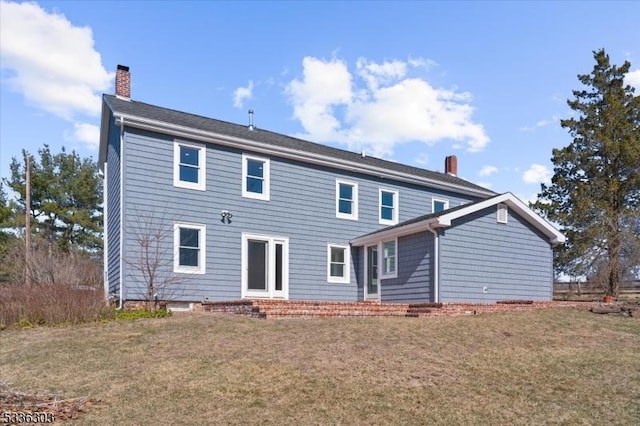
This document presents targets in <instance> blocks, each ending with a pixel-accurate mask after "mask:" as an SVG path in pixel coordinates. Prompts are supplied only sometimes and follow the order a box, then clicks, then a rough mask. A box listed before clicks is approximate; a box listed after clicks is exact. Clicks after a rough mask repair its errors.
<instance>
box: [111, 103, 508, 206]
mask: <svg viewBox="0 0 640 426" xmlns="http://www.w3.org/2000/svg"><path fill="white" fill-rule="evenodd" d="M114 117H115V118H116V119H117V118H124V119H125V120H126V122H127V126H131V127H136V128H139V129H144V130H151V131H156V132H162V133H165V134H171V135H174V136H178V137H184V138H189V139H194V140H199V141H202V142H210V143H215V144H218V145H224V146H230V147H234V148H240V149H245V150H246V149H249V150H251V151H254V152H259V153H262V154H272V155H277V156H279V157H283V158H288V159H293V160H298V161H303V162H306V163H312V164H318V165H322V166H327V167H333V168H338V169H342V170H348V171H352V172H360V173H364V174H369V175H374V176H378V177H385V178H390V179H394V180H398V181H402V182H408V183H414V184H415V183H418V184H423V185H429V186H430V187H432V188H438V189H445V190H448V191H455V192H457V193H459V194H466V195H473V196H479V197H490V196H493V195H495V193H494V192H493V191H490V190H484V191H483V190H479V189H473V188H467V187H464V186H460V185H456V184H451V183H446V182H442V181H439V180H436V179H429V178H425V177H420V176H416V175H413V174H410V173H403V172H399V171H393V170H388V169H384V168H379V167H373V166H369V165H365V164H359V163H357V162H353V161H349V160H342V159H339V158H335V157H329V156H325V155H321V154H313V153H310V152H303V151H299V150H294V149H290V148H285V147H278V146H273V145H264V144H262V143H260V142H256V141H252V140H249V139H243V138H238V137H233V136H229V135H224V134H220V133H214V132H208V131H204V130H198V129H194V128H191V127H186V126H178V125H175V124H172V123H167V122H164V121H158V120H151V119H147V118H142V117H138V116H135V115H129V114H121V113H117V112H114ZM104 124H106V123H103V125H104ZM103 136H104V139H103V140H101V141H100V145H101V146H100V151H101V153H102V150H103V145H104V146H105V148H104V149H105V152H106V142H107V141H106V135H103ZM101 139H102V138H101ZM103 141H104V143H103Z"/></svg>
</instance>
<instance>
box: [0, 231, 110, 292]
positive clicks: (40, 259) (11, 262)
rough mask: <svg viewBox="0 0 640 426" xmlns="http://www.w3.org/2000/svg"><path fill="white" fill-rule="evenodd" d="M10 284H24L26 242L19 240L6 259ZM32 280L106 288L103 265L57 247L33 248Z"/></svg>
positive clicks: (38, 244) (48, 245) (43, 282)
mask: <svg viewBox="0 0 640 426" xmlns="http://www.w3.org/2000/svg"><path fill="white" fill-rule="evenodd" d="M4 262H5V265H3V267H4V269H5V270H6V271H7V272H8V274H9V281H10V282H14V283H24V282H25V281H26V280H25V273H26V272H25V271H26V270H27V268H26V260H25V249H24V240H22V239H18V240H16V241H15V242H14V243H13V244H12V246H11V247H10V248H9V249H8V251H7V254H6V256H5V257H4ZM28 269H29V277H30V282H31V283H33V284H58V283H64V284H69V285H74V286H86V287H92V288H101V287H102V264H101V263H100V261H98V260H96V259H92V258H91V257H90V256H89V255H88V254H86V253H81V252H63V251H61V250H59V249H58V248H56V246H53V245H50V244H44V243H36V245H34V247H32V249H31V259H30V262H29V268H28Z"/></svg>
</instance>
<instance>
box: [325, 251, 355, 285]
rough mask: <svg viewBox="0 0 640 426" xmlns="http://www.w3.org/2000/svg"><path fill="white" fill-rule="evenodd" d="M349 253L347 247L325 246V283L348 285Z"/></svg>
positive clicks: (349, 275) (349, 270)
mask: <svg viewBox="0 0 640 426" xmlns="http://www.w3.org/2000/svg"><path fill="white" fill-rule="evenodd" d="M350 254H351V252H350V249H349V246H348V245H340V244H327V281H328V282H330V283H342V284H349V282H350V281H351V267H350V264H351V256H350Z"/></svg>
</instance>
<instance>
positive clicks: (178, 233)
mask: <svg viewBox="0 0 640 426" xmlns="http://www.w3.org/2000/svg"><path fill="white" fill-rule="evenodd" d="M205 232H206V226H205V225H194V224H189V223H175V224H174V225H173V246H174V261H173V272H183V273H190V274H204V272H205V259H206V253H205V250H206V249H205V248H206V238H205Z"/></svg>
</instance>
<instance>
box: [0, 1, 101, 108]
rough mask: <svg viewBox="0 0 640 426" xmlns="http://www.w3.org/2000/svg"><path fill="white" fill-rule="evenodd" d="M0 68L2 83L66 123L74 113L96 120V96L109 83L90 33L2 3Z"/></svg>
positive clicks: (29, 6) (54, 16)
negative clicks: (94, 117)
mask: <svg viewBox="0 0 640 426" xmlns="http://www.w3.org/2000/svg"><path fill="white" fill-rule="evenodd" d="M0 63H1V67H2V69H3V70H6V71H8V72H7V73H6V74H5V75H6V76H7V77H6V78H5V79H4V80H3V84H5V83H6V84H7V85H8V86H9V87H11V88H12V89H13V90H15V91H16V92H18V93H20V94H22V95H23V96H24V98H25V99H26V100H27V102H29V103H31V104H33V105H35V106H37V107H39V108H41V109H43V110H45V111H47V112H50V113H53V114H55V115H57V116H58V117H61V118H64V119H66V120H72V119H73V117H74V116H75V115H76V114H85V115H90V116H98V115H99V113H100V102H101V101H100V93H101V92H105V91H107V90H108V89H109V87H110V85H111V82H112V79H113V74H112V73H109V72H107V71H106V70H105V69H104V67H103V66H102V60H101V57H100V54H99V53H98V52H97V51H96V50H95V48H94V41H93V33H92V31H91V29H90V28H88V27H76V26H74V25H73V24H72V23H71V22H69V20H67V18H66V17H65V16H64V15H61V14H58V13H47V12H46V11H45V10H44V9H42V8H41V7H40V6H38V5H37V4H35V3H12V2H5V1H2V14H0Z"/></svg>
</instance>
